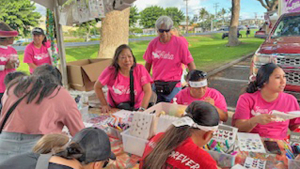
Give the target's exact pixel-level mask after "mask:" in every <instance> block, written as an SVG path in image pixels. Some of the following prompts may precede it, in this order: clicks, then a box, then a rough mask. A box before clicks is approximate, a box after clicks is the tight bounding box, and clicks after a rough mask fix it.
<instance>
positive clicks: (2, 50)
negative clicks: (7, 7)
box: [0, 22, 19, 107]
mask: <svg viewBox="0 0 300 169" xmlns="http://www.w3.org/2000/svg"><path fill="white" fill-rule="evenodd" d="M16 36H18V32H17V31H14V30H12V29H11V28H10V27H9V26H8V25H7V24H6V23H4V22H0V107H1V98H2V96H3V93H4V91H5V85H4V78H5V76H6V75H7V74H8V73H9V72H13V71H15V70H16V69H15V68H17V67H18V66H19V58H18V54H17V51H16V50H15V49H14V48H12V47H11V46H9V45H11V44H13V42H14V37H16Z"/></svg>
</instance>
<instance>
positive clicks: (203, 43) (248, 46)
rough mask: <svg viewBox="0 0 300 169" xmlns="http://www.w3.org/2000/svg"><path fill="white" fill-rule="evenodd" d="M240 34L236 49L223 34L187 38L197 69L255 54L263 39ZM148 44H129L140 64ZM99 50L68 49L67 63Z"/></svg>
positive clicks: (91, 54) (21, 53) (142, 42)
mask: <svg viewBox="0 0 300 169" xmlns="http://www.w3.org/2000/svg"><path fill="white" fill-rule="evenodd" d="M240 33H241V34H242V35H243V38H240V39H239V40H240V41H241V42H242V44H241V45H239V46H236V47H226V44H227V42H228V39H227V38H226V39H224V40H222V39H221V37H222V34H213V35H206V36H190V37H187V38H186V39H187V41H188V42H189V50H190V52H191V54H192V56H193V58H194V60H195V64H196V66H197V68H198V69H201V70H204V71H209V70H212V69H214V68H216V67H219V66H221V65H223V64H225V63H228V62H230V61H232V60H235V59H237V58H240V57H241V56H243V55H246V54H249V53H251V52H254V51H255V50H256V49H257V48H258V47H259V45H260V44H261V43H262V42H263V39H257V38H254V37H253V35H254V31H252V30H251V36H250V37H248V38H247V37H246V35H245V31H240ZM148 44H149V41H141V42H131V43H129V45H130V47H131V48H132V51H133V53H134V55H135V57H136V59H137V62H138V63H141V64H144V63H145V61H144V59H143V54H144V53H145V51H146V48H147V46H148ZM98 50H99V45H92V46H82V47H72V48H66V61H67V62H71V61H76V60H80V59H89V58H96V57H97V55H98ZM18 54H19V58H20V60H21V64H20V67H19V68H18V70H20V71H24V72H27V73H28V72H29V71H28V66H27V64H24V63H22V61H23V55H24V53H23V52H19V53H18Z"/></svg>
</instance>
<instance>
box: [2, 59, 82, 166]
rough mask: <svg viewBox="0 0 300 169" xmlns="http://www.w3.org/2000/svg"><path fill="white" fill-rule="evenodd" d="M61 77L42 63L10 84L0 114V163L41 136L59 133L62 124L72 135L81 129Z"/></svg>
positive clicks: (72, 102)
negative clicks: (32, 71) (30, 72)
mask: <svg viewBox="0 0 300 169" xmlns="http://www.w3.org/2000/svg"><path fill="white" fill-rule="evenodd" d="M61 80H62V77H61V74H60V72H59V70H58V69H57V68H55V67H53V66H51V65H48V64H45V65H42V66H39V67H37V68H36V70H35V71H34V73H33V74H32V75H30V76H23V77H22V76H21V77H18V78H16V79H14V80H12V81H11V82H10V83H9V85H8V86H7V89H6V91H5V93H4V96H3V99H2V101H3V108H2V112H1V116H0V127H3V130H2V133H1V134H0V163H1V161H2V160H5V159H6V158H8V157H10V156H13V155H16V154H19V153H24V152H29V151H31V149H32V147H33V146H34V145H35V143H36V141H37V140H39V139H40V138H41V137H42V136H43V135H45V134H49V133H61V132H62V128H63V127H64V126H67V127H68V129H69V131H70V134H71V135H72V136H73V135H75V134H76V133H77V132H78V131H80V130H81V129H83V128H84V125H83V122H82V120H81V114H80V112H79V110H78V109H77V104H76V102H75V100H74V99H73V98H72V97H71V95H70V94H69V92H68V91H67V90H66V89H64V88H63V87H62V86H61V85H62V82H61ZM17 102H19V103H18V104H17V105H16V103H17ZM12 107H15V108H14V109H12ZM10 110H12V111H11V114H10V116H8V118H6V117H7V114H8V112H9V111H10ZM5 119H7V120H6V121H5ZM0 131H1V128H0Z"/></svg>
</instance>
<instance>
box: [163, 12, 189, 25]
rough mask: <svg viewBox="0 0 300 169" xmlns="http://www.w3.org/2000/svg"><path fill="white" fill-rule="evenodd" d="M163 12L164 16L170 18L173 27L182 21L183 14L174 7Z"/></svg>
mask: <svg viewBox="0 0 300 169" xmlns="http://www.w3.org/2000/svg"><path fill="white" fill-rule="evenodd" d="M165 11H166V15H167V16H169V17H171V18H172V20H173V22H174V25H175V26H178V25H179V24H180V22H181V21H183V20H184V14H183V12H182V11H181V10H179V9H178V8H176V7H169V8H166V9H165Z"/></svg>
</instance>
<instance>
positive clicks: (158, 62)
mask: <svg viewBox="0 0 300 169" xmlns="http://www.w3.org/2000/svg"><path fill="white" fill-rule="evenodd" d="M155 27H156V29H157V33H158V37H157V38H155V39H153V40H152V41H151V42H150V43H149V45H148V47H147V50H146V52H145V54H144V56H143V58H144V59H145V61H146V64H145V67H146V69H147V71H148V72H149V73H150V72H151V68H152V78H153V80H154V84H155V85H153V91H155V92H156V94H157V100H158V102H163V101H164V102H171V100H172V99H173V97H174V96H175V95H176V94H177V93H178V92H179V91H180V90H181V84H180V80H181V75H182V72H183V69H182V66H181V65H182V64H184V65H187V67H188V69H189V70H193V69H195V68H196V66H195V63H194V59H193V57H192V55H191V53H190V51H189V49H188V45H187V43H186V42H185V41H183V40H182V38H180V37H177V36H173V35H172V34H171V32H170V30H171V29H172V27H173V21H172V19H171V18H170V17H168V16H161V17H159V18H158V19H157V20H156V23H155Z"/></svg>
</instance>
